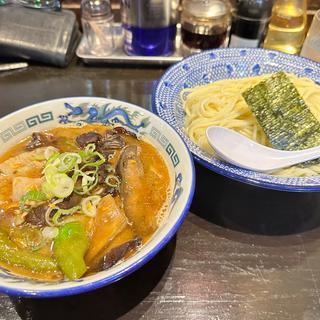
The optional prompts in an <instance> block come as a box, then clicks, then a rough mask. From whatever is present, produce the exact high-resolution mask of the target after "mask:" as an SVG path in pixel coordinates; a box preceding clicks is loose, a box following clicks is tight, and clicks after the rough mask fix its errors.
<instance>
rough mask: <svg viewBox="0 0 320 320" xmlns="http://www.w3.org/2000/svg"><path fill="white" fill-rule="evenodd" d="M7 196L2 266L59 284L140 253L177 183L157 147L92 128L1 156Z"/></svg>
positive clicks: (0, 211) (58, 131)
mask: <svg viewBox="0 0 320 320" xmlns="http://www.w3.org/2000/svg"><path fill="white" fill-rule="evenodd" d="M0 190H1V193H0V265H1V266H2V267H4V268H6V269H8V270H10V271H12V272H13V273H17V274H20V275H24V276H27V277H31V278H35V279H41V280H52V281H53V280H59V279H62V278H68V279H77V278H80V277H82V276H85V275H87V274H91V273H95V272H98V271H101V270H105V269H107V268H109V267H111V266H112V265H114V264H116V263H118V262H119V261H123V260H124V259H126V258H127V257H129V256H131V255H132V254H134V252H136V251H137V250H138V249H139V248H140V247H141V246H142V245H143V244H144V243H145V242H146V241H147V240H148V239H149V238H150V237H151V236H152V235H153V233H154V232H155V231H156V229H157V228H158V226H159V224H160V223H161V221H162V220H163V219H164V218H165V216H166V212H167V203H168V200H169V197H170V177H169V171H168V168H167V166H166V163H165V161H164V160H163V158H162V157H161V155H160V154H159V153H158V152H157V150H156V148H155V147H154V146H152V145H151V144H150V143H148V142H146V141H144V140H141V139H137V137H136V136H135V135H134V134H131V133H130V132H128V131H126V130H125V129H123V128H119V127H118V128H112V127H107V126H104V125H85V126H83V127H77V128H75V127H70V128H54V129H52V130H49V131H46V132H42V133H34V134H33V135H32V137H28V138H27V139H25V140H24V141H22V142H20V143H19V144H17V145H16V146H14V147H12V148H11V149H10V150H9V151H7V152H6V153H5V154H4V155H2V156H1V157H0ZM8 252H10V254H8ZM71 253H72V254H71ZM70 256H72V257H73V258H70Z"/></svg>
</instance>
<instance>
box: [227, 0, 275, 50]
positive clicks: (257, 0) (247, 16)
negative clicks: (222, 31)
mask: <svg viewBox="0 0 320 320" xmlns="http://www.w3.org/2000/svg"><path fill="white" fill-rule="evenodd" d="M272 5H273V0H237V3H236V8H235V11H234V12H233V17H232V26H231V33H230V42H229V47H252V48H255V47H259V46H260V44H261V43H262V42H263V40H264V38H265V34H266V30H267V27H268V24H269V22H270V19H271V11H272Z"/></svg>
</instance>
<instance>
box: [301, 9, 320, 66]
mask: <svg viewBox="0 0 320 320" xmlns="http://www.w3.org/2000/svg"><path fill="white" fill-rule="evenodd" d="M319 29H320V10H318V11H317V12H316V14H315V15H314V17H313V20H312V23H311V26H310V28H309V31H308V34H307V37H306V39H305V41H304V43H303V46H302V49H301V52H300V56H301V57H305V58H309V59H311V60H314V61H317V62H320V32H319Z"/></svg>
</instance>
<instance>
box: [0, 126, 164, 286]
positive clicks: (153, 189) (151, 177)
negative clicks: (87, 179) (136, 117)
mask: <svg viewBox="0 0 320 320" xmlns="http://www.w3.org/2000/svg"><path fill="white" fill-rule="evenodd" d="M107 129H111V127H106V126H104V125H85V126H82V127H70V128H65V127H64V128H54V129H51V130H48V131H46V133H48V134H52V135H53V136H54V137H55V138H56V139H57V140H56V143H55V147H57V148H58V149H59V150H60V152H68V151H77V150H80V149H79V147H78V146H77V145H76V143H75V138H76V137H77V136H78V135H80V134H82V133H86V132H89V131H95V132H98V133H100V134H102V135H103V134H104V133H105V132H106V130H107ZM122 137H123V138H124V140H125V142H126V144H127V145H128V144H135V145H138V146H139V147H140V148H141V153H140V158H141V161H142V164H143V170H144V179H143V188H142V189H139V190H133V192H137V198H138V199H139V203H137V208H138V209H139V210H141V212H143V214H144V219H145V220H146V221H151V222H150V223H154V224H155V225H158V223H159V216H158V215H159V214H161V209H162V208H164V206H165V205H166V204H167V202H168V194H169V188H170V176H169V171H168V168H167V165H166V163H165V161H164V159H163V158H162V157H161V155H160V154H159V153H158V151H157V150H156V148H155V147H154V146H152V145H151V144H150V143H148V142H146V141H143V140H139V139H136V138H134V137H132V136H130V135H122ZM29 141H30V137H28V138H26V139H24V140H23V141H21V142H20V143H18V144H17V145H15V146H14V147H12V148H11V149H9V150H8V151H7V152H6V153H4V154H3V155H1V156H0V164H1V163H2V162H4V161H6V160H7V159H9V158H11V157H13V156H16V155H19V154H20V153H22V152H25V146H26V144H27V143H28V142H29ZM120 152H121V151H119V150H117V151H116V152H115V154H114V156H113V158H112V159H111V160H110V161H109V162H110V163H113V164H116V163H117V161H118V159H119V156H120ZM31 176H32V177H40V175H39V173H38V172H34V173H32V174H31ZM0 190H1V191H0V213H2V214H0V229H1V228H2V229H5V230H7V231H8V228H9V234H12V232H10V228H16V227H8V225H10V222H9V223H8V221H11V220H10V219H11V218H13V217H14V214H15V213H14V210H16V209H17V208H19V203H18V202H13V201H11V200H10V199H11V193H12V177H8V176H3V175H2V176H1V174H0ZM116 203H118V204H119V205H120V206H123V205H122V199H121V197H120V196H116ZM75 219H77V220H78V221H79V222H81V223H82V224H83V225H84V226H85V230H86V232H87V234H88V236H89V238H90V237H91V235H92V230H93V218H88V217H86V216H83V215H81V214H77V215H75ZM137 229H140V230H141V228H137V226H135V225H134V224H133V223H130V224H128V226H127V227H126V228H125V229H124V230H123V231H121V232H120V233H119V234H118V235H117V236H116V237H115V238H114V239H112V240H111V241H110V243H109V246H108V248H110V249H112V248H114V247H116V246H117V245H120V244H121V243H124V242H126V241H128V240H130V239H132V238H133V237H134V236H139V237H141V238H142V243H145V242H146V241H147V240H148V239H149V238H150V237H151V236H152V234H153V233H154V231H155V230H153V231H152V232H150V231H149V230H148V231H146V232H140V233H141V234H138V232H137ZM155 229H156V228H155ZM11 231H12V230H11ZM11 240H13V241H14V239H11ZM51 248H52V242H48V243H47V244H46V245H45V246H44V247H43V248H42V249H41V250H40V251H39V252H43V253H44V255H52V251H51ZM127 256H128V255H127ZM127 256H126V258H127ZM0 265H1V266H3V267H4V268H6V269H9V270H10V271H12V272H13V273H16V274H19V275H23V276H27V277H30V278H34V279H40V280H46V281H48V280H50V281H55V280H58V279H61V278H62V275H61V274H60V273H45V274H44V273H40V274H39V273H34V272H33V271H32V270H28V269H24V268H22V267H18V266H13V265H9V264H8V263H4V262H1V261H0Z"/></svg>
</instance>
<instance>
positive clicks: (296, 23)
mask: <svg viewBox="0 0 320 320" xmlns="http://www.w3.org/2000/svg"><path fill="white" fill-rule="evenodd" d="M306 25H307V0H275V3H274V6H273V9H272V17H271V21H270V24H269V29H268V33H267V36H266V40H265V42H264V45H263V46H264V48H267V49H273V50H279V51H283V52H286V53H291V54H298V53H299V52H300V49H301V47H302V45H303V41H304V38H305V35H306Z"/></svg>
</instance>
